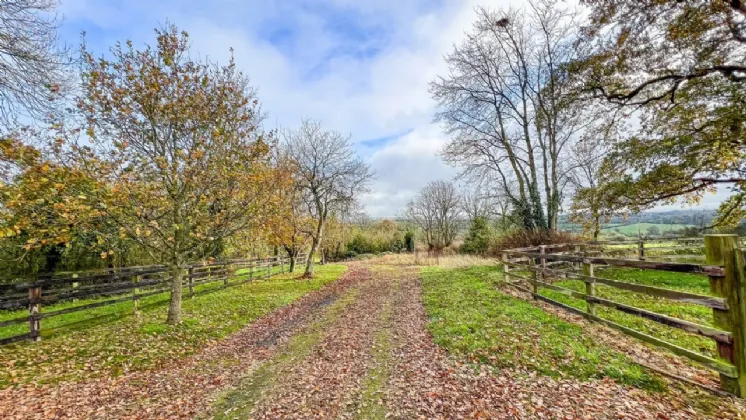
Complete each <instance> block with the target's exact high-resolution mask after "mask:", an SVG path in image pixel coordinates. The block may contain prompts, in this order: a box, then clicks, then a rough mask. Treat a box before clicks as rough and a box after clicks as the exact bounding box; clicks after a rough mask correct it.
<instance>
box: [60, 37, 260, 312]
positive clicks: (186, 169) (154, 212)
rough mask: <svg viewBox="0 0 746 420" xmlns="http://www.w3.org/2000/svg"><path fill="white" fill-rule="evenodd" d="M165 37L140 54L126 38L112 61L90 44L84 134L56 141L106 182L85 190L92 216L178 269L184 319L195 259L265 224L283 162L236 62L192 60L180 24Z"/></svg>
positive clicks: (81, 107)
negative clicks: (185, 284) (274, 156)
mask: <svg viewBox="0 0 746 420" xmlns="http://www.w3.org/2000/svg"><path fill="white" fill-rule="evenodd" d="M156 35H157V43H156V45H155V47H150V46H147V47H145V48H144V49H142V50H137V49H135V48H134V47H133V44H132V42H131V41H128V42H126V43H125V44H124V45H122V44H119V43H118V44H116V46H115V47H113V48H112V49H111V56H112V58H111V59H106V58H96V57H94V56H93V54H91V53H90V52H88V51H87V50H86V48H85V45H84V46H83V49H82V59H83V69H82V70H83V71H82V94H81V96H80V97H79V98H78V99H77V101H76V110H77V116H79V117H82V120H83V121H84V123H83V124H84V126H83V130H82V132H83V133H85V136H75V135H67V136H66V137H65V138H64V141H63V142H62V144H61V145H60V144H58V147H59V148H60V150H64V151H66V152H67V153H68V156H69V157H70V159H71V161H72V162H74V164H73V165H74V166H75V167H76V168H78V170H80V171H81V172H82V173H83V174H85V175H87V176H88V177H90V178H91V179H96V180H97V181H98V182H99V183H100V184H101V185H103V187H102V188H94V189H92V190H91V191H89V193H88V195H87V196H86V202H87V203H89V205H90V206H91V207H90V211H91V212H101V213H104V214H105V215H106V217H107V218H109V219H110V220H112V221H113V222H114V223H115V224H116V226H117V228H118V235H119V237H121V238H129V239H131V240H133V241H135V242H136V243H138V244H139V245H141V246H142V247H144V248H145V249H146V250H147V251H148V252H149V253H150V255H151V256H152V257H153V259H154V260H156V261H158V262H160V263H162V264H165V265H167V266H168V267H169V268H170V269H171V273H172V275H171V279H172V280H171V301H170V306H169V311H168V319H167V322H168V323H170V324H175V323H179V322H180V321H181V295H182V279H183V274H184V270H185V268H186V264H187V262H189V261H190V260H193V259H195V258H200V257H202V256H204V255H207V254H209V253H210V250H211V249H212V248H213V247H215V246H217V245H218V244H220V243H222V241H223V240H224V239H226V238H229V237H231V236H233V235H236V234H237V233H240V232H242V231H245V230H247V229H249V228H251V227H252V226H256V225H257V223H260V222H261V220H260V219H259V217H258V215H259V214H260V213H264V212H266V211H269V210H268V207H271V206H273V205H274V203H273V201H272V196H271V194H269V193H270V192H271V188H272V186H271V184H272V183H271V182H267V181H268V180H270V179H272V177H273V176H274V173H273V171H274V169H273V167H272V165H271V160H270V156H269V155H270V148H271V146H270V145H271V144H272V143H271V141H269V140H268V139H265V138H264V135H263V132H262V130H261V127H260V123H261V119H262V114H261V110H260V107H259V103H258V100H257V98H256V92H255V90H254V89H252V88H251V87H250V85H249V83H248V79H247V78H246V77H245V76H244V75H243V74H242V73H241V72H240V71H238V70H237V69H236V66H235V63H234V62H233V60H232V59H231V61H230V63H229V64H228V65H227V66H218V65H217V64H214V63H211V62H209V61H197V60H194V59H192V58H190V56H189V41H188V35H187V34H186V33H185V32H179V31H178V30H177V28H176V27H175V26H173V25H168V26H166V27H164V28H162V29H160V30H156ZM72 132H73V133H74V132H75V130H72ZM104 256H105V255H102V257H104Z"/></svg>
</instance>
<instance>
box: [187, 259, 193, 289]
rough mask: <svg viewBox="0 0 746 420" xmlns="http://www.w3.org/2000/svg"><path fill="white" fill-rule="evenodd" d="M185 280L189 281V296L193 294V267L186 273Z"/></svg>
mask: <svg viewBox="0 0 746 420" xmlns="http://www.w3.org/2000/svg"><path fill="white" fill-rule="evenodd" d="M187 280H188V281H189V294H190V295H193V294H194V267H193V266H190V267H189V270H188V271H187Z"/></svg>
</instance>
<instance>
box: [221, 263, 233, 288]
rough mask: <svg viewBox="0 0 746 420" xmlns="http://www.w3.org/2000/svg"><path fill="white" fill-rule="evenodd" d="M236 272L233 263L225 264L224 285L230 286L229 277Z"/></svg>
mask: <svg viewBox="0 0 746 420" xmlns="http://www.w3.org/2000/svg"><path fill="white" fill-rule="evenodd" d="M234 273H235V270H234V268H233V264H227V263H226V266H225V275H224V276H223V287H228V277H230V276H232V275H233V274H234Z"/></svg>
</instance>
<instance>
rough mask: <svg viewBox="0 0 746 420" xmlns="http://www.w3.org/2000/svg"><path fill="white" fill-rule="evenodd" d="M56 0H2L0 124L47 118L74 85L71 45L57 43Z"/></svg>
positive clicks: (0, 20) (0, 29)
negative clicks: (23, 118)
mask: <svg viewBox="0 0 746 420" xmlns="http://www.w3.org/2000/svg"><path fill="white" fill-rule="evenodd" d="M56 6H57V1H55V0H4V1H3V2H2V5H0V22H2V23H0V64H1V65H0V123H2V124H3V125H4V126H6V127H8V126H10V125H12V124H13V123H14V122H15V120H16V118H17V117H19V116H26V117H32V118H33V117H37V118H38V117H44V118H46V117H47V114H48V113H49V112H50V111H51V110H52V109H53V108H54V106H55V105H56V104H57V102H56V101H54V100H53V99H55V98H56V97H58V96H60V95H62V94H64V93H65V92H66V91H67V90H68V89H69V87H70V81H71V80H70V79H71V77H70V73H69V72H68V65H69V64H71V59H70V55H69V54H68V51H67V49H65V48H64V47H62V48H61V47H60V46H59V42H58V38H57V29H58V28H59V26H60V21H59V19H57V17H56V16H55V15H54V9H55V8H56Z"/></svg>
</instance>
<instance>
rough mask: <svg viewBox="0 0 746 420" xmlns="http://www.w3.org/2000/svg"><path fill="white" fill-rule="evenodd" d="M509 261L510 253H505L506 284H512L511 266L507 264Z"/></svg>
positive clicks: (504, 270) (504, 271)
mask: <svg viewBox="0 0 746 420" xmlns="http://www.w3.org/2000/svg"><path fill="white" fill-rule="evenodd" d="M508 262H510V261H509V258H508V253H507V252H503V273H505V283H508V282H510V274H508V273H509V272H510V266H509V265H508V264H507V263H508Z"/></svg>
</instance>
